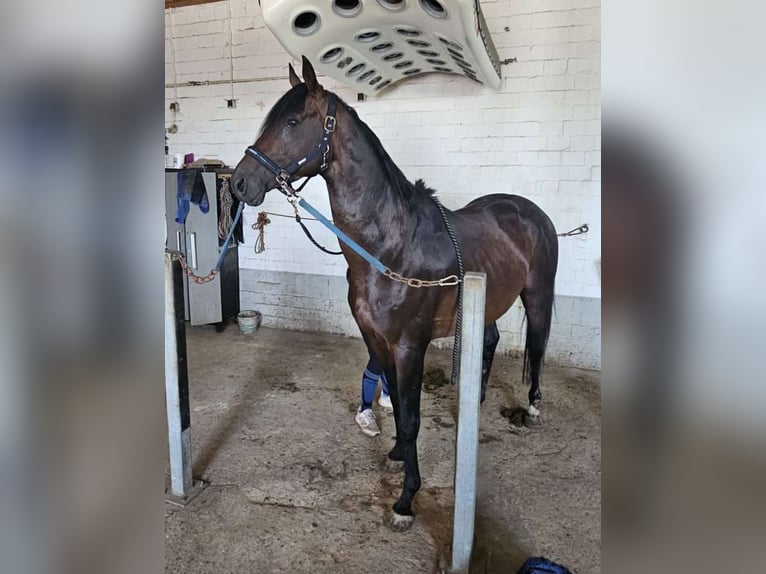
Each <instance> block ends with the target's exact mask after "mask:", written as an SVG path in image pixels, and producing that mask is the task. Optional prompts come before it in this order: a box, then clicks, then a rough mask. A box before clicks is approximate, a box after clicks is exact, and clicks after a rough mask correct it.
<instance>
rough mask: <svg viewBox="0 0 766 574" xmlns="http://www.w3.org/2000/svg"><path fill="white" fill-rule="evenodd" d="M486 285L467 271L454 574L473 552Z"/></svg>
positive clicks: (464, 567)
mask: <svg viewBox="0 0 766 574" xmlns="http://www.w3.org/2000/svg"><path fill="white" fill-rule="evenodd" d="M486 282H487V275H486V274H485V273H475V272H468V273H466V274H465V279H464V283H463V287H464V293H463V332H462V336H461V338H460V378H459V379H458V421H457V441H456V455H455V517H454V523H453V534H452V572H453V573H454V574H458V573H461V572H468V568H469V566H470V563H471V551H472V549H473V532H474V519H475V514H476V475H477V463H478V454H479V453H478V448H479V403H480V400H479V399H480V397H481V361H482V351H483V349H484V307H485V299H486Z"/></svg>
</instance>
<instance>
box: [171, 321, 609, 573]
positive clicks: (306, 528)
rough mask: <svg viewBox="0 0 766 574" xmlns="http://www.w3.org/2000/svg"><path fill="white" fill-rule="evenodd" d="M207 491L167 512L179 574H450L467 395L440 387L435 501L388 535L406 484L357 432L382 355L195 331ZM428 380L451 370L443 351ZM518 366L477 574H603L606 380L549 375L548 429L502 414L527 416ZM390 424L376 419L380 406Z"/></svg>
mask: <svg viewBox="0 0 766 574" xmlns="http://www.w3.org/2000/svg"><path fill="white" fill-rule="evenodd" d="M187 337H188V353H189V376H190V387H191V388H190V394H191V405H192V441H193V447H192V448H193V456H194V476H195V477H201V478H203V479H204V480H206V481H208V482H209V483H210V486H209V487H208V488H207V489H206V490H205V491H204V492H203V493H202V494H201V495H200V496H199V498H197V499H196V500H195V501H193V502H192V504H191V505H189V506H188V507H186V508H183V509H181V508H178V507H175V506H172V505H170V504H166V527H165V534H166V541H165V542H166V546H165V548H166V571H167V572H172V573H179V574H180V573H187V572H189V573H191V572H194V573H203V572H204V573H217V574H218V573H221V574H222V573H229V572H231V573H269V572H296V573H298V572H307V573H308V572H310V573H320V572H354V573H355V572H371V573H377V572H381V573H387V572H398V573H410V572H411V573H423V572H425V573H430V572H440V571H444V570H445V569H446V568H447V566H448V565H449V556H450V554H449V553H450V542H451V536H452V517H451V513H452V496H453V494H452V481H453V463H454V441H455V416H454V413H455V412H456V398H457V393H456V389H455V388H453V387H451V386H449V384H447V385H439V384H428V385H425V387H424V392H423V399H422V419H421V420H422V424H421V430H420V438H419V439H418V450H419V456H420V472H421V475H422V480H423V486H422V489H421V490H420V492H419V494H418V496H417V497H416V499H415V511H416V513H417V517H416V519H415V523H414V525H413V527H412V528H411V529H410V530H409V531H408V532H405V533H394V532H392V531H391V530H389V529H388V528H387V527H386V526H385V525H384V522H383V517H384V513H385V512H388V511H389V510H390V508H391V505H392V504H393V503H394V502H395V500H396V498H397V497H398V494H399V491H400V485H401V480H402V475H401V474H400V473H396V472H391V471H388V470H386V467H385V464H384V463H385V460H386V453H387V452H388V450H389V449H390V448H391V447H392V446H393V436H394V433H395V431H394V420H393V415H386V414H384V413H382V411H380V410H378V413H379V415H378V421H379V423H380V424H381V428H382V434H381V435H380V436H378V437H376V438H368V437H366V436H364V435H362V434H361V432H359V430H358V428H357V427H356V424H355V423H354V412H355V410H356V408H357V406H358V400H359V399H358V397H359V392H360V385H361V373H362V370H363V369H364V366H365V364H366V361H367V352H366V350H365V348H364V345H363V343H362V342H361V340H358V339H349V338H345V337H336V336H329V335H318V334H310V333H300V332H294V331H280V330H273V329H261V330H259V331H258V332H257V333H256V334H255V335H251V336H245V335H242V334H241V333H240V332H239V331H238V329H237V327H236V325H230V326H229V327H227V329H226V331H225V332H223V333H216V332H215V331H214V329H213V328H211V327H198V328H189V329H187ZM426 366H427V369H429V368H434V367H442V368H444V369H445V371H446V372H447V373H449V369H450V353H449V352H448V351H438V350H431V351H429V354H428V357H427V358H426ZM520 378H521V363H520V361H519V360H518V359H513V358H508V357H500V356H498V357H496V359H495V364H494V366H493V371H492V377H491V379H490V388H489V390H488V393H487V395H488V396H487V400H486V402H485V403H484V405H483V406H482V419H481V434H480V437H481V438H480V448H479V493H478V503H477V516H476V543H475V547H474V555H473V560H472V566H471V572H474V573H483V572H488V573H495V572H497V573H501V572H502V573H504V574H512V573H515V572H516V571H517V569H518V568H519V566H520V565H521V563H522V562H523V561H524V559H525V558H527V557H528V556H539V555H542V556H545V557H547V558H550V559H551V560H554V561H556V562H560V563H562V564H564V565H566V566H567V567H568V568H570V570H571V571H572V572H575V573H578V574H586V573H594V572H599V571H600V547H601V526H600V516H601V495H600V484H601V471H600V446H601V422H600V417H601V413H600V410H601V409H600V393H599V382H600V377H599V374H598V373H595V372H591V371H583V370H578V369H571V368H555V367H551V366H548V367H547V368H546V371H545V375H544V378H543V383H542V392H543V403H542V407H541V411H542V415H541V420H542V424H541V425H540V426H539V427H536V428H530V429H526V428H523V429H521V430H519V429H517V428H516V427H513V426H511V424H510V423H509V421H508V419H507V418H505V417H504V416H503V415H502V414H501V411H503V410H504V409H507V408H508V407H516V406H519V405H523V406H526V395H527V388H526V387H524V386H522V384H521V383H520ZM375 408H376V409H377V406H376V407H375Z"/></svg>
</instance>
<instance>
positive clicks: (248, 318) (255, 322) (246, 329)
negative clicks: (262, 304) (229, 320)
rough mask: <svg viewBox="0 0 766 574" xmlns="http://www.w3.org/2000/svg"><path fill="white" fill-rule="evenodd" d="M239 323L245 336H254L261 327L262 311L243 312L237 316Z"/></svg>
mask: <svg viewBox="0 0 766 574" xmlns="http://www.w3.org/2000/svg"><path fill="white" fill-rule="evenodd" d="M237 323H239V330H240V331H242V333H243V334H244V335H252V334H253V333H255V332H256V331H257V330H258V327H260V326H261V313H260V311H242V312H241V313H239V315H237Z"/></svg>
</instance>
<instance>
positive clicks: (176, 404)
mask: <svg viewBox="0 0 766 574" xmlns="http://www.w3.org/2000/svg"><path fill="white" fill-rule="evenodd" d="M165 398H166V402H167V411H168V445H169V449H170V492H169V493H168V494H169V495H171V496H174V497H178V498H182V499H183V498H186V497H188V496H189V494H190V492H191V489H192V465H191V462H192V461H191V429H190V427H191V416H190V412H189V374H188V370H187V365H186V327H185V325H184V289H183V276H182V274H181V265H180V263H179V262H178V261H175V260H173V258H172V255H171V254H170V253H165Z"/></svg>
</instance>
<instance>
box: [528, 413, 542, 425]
mask: <svg viewBox="0 0 766 574" xmlns="http://www.w3.org/2000/svg"><path fill="white" fill-rule="evenodd" d="M538 412H540V411H538ZM541 424H542V423H541V421H540V415H533V414H530V413H525V414H524V426H526V427H536V426H540V425H541Z"/></svg>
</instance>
